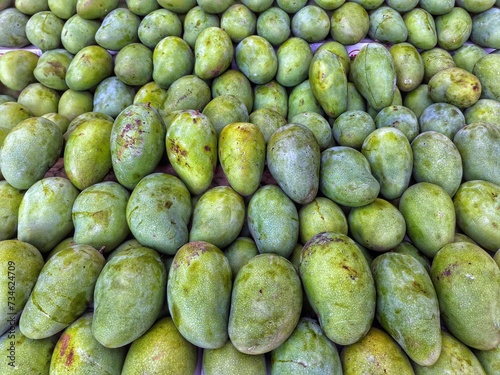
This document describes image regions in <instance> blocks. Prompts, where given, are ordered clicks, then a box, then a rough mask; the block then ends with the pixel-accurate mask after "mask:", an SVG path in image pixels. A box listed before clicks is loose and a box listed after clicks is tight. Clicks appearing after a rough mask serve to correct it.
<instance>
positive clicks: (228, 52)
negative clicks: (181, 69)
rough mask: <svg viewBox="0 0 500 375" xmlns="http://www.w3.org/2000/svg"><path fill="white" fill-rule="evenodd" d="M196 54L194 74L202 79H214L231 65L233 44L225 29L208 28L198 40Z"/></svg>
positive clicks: (195, 47) (201, 33)
mask: <svg viewBox="0 0 500 375" xmlns="http://www.w3.org/2000/svg"><path fill="white" fill-rule="evenodd" d="M194 54H195V60H194V73H195V74H196V75H197V76H198V77H200V78H201V79H212V78H215V77H217V76H219V75H220V74H222V73H223V72H224V71H226V69H227V68H229V66H230V65H231V61H232V60H233V55H234V48H233V42H232V41H231V38H230V37H229V35H228V34H227V33H226V31H225V30H224V29H222V28H220V27H208V28H206V29H204V30H203V31H202V32H200V34H199V35H198V38H196V42H195V46H194Z"/></svg>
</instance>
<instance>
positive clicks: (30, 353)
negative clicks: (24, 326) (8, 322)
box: [0, 326, 57, 375]
mask: <svg viewBox="0 0 500 375" xmlns="http://www.w3.org/2000/svg"><path fill="white" fill-rule="evenodd" d="M56 342H57V335H54V336H51V337H47V338H44V339H37V340H32V339H30V338H28V337H26V336H25V335H23V334H22V332H21V330H20V329H19V326H15V327H12V329H10V330H9V331H8V332H6V333H5V334H4V335H3V336H1V337H0V350H2V352H3V353H6V359H5V360H3V361H2V362H1V363H0V371H1V372H2V374H5V375H10V374H49V369H50V360H51V356H52V351H53V350H54V347H55V345H56ZM12 347H14V348H15V350H14V351H13V352H11V350H12V349H11V348H12ZM12 354H13V357H11V358H9V356H10V355H12Z"/></svg>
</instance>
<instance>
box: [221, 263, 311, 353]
mask: <svg viewBox="0 0 500 375" xmlns="http://www.w3.org/2000/svg"><path fill="white" fill-rule="evenodd" d="M301 309H302V288H301V285H300V278H299V275H298V274H297V272H296V271H295V268H294V267H293V265H292V263H290V261H288V260H287V259H285V258H284V257H282V256H280V255H277V254H259V255H257V256H255V257H253V258H252V259H250V260H249V261H248V262H247V263H246V264H245V265H244V266H243V267H241V269H240V271H239V272H238V274H237V275H236V278H235V280H234V284H233V289H232V294H231V309H230V314H229V324H228V333H229V338H230V339H231V342H232V343H233V345H234V346H235V347H236V349H237V350H238V351H240V352H242V353H245V354H252V355H259V354H264V353H267V352H270V351H272V350H273V349H276V348H277V347H278V346H280V345H281V344H282V343H283V342H285V340H286V339H287V338H288V337H289V336H290V335H291V334H292V332H293V330H294V329H295V326H296V325H297V323H298V321H299V318H300V312H301Z"/></svg>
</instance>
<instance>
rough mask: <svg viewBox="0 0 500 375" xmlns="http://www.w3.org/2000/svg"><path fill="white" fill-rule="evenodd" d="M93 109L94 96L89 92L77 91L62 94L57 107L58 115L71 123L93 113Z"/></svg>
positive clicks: (67, 91)
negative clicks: (83, 115) (79, 117)
mask: <svg viewBox="0 0 500 375" xmlns="http://www.w3.org/2000/svg"><path fill="white" fill-rule="evenodd" d="M93 109H94V95H93V94H92V93H91V92H90V91H88V90H86V91H75V90H71V89H68V90H66V91H64V92H63V93H62V94H61V97H60V98H59V103H58V105H57V113H59V114H60V115H62V116H64V117H66V118H67V119H68V120H69V121H70V123H71V121H73V120H74V119H75V118H76V117H77V116H79V115H81V114H84V113H88V112H92V110H93ZM68 128H69V124H68ZM68 128H66V131H67V130H68ZM65 133H66V132H65ZM65 133H63V134H65Z"/></svg>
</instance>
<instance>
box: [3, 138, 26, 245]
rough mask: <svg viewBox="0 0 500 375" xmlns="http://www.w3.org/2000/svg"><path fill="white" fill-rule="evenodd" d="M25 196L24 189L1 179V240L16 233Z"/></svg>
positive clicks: (12, 236)
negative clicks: (20, 206)
mask: <svg viewBox="0 0 500 375" xmlns="http://www.w3.org/2000/svg"><path fill="white" fill-rule="evenodd" d="M0 147H1V146H0ZM0 177H1V176H0ZM23 196H24V191H22V190H19V189H16V188H15V187H13V186H12V185H11V184H9V183H8V182H7V181H5V180H3V181H0V217H2V226H1V227H0V241H3V240H9V239H12V238H14V236H15V235H16V232H17V219H18V213H19V205H20V204H21V200H22V199H23Z"/></svg>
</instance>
